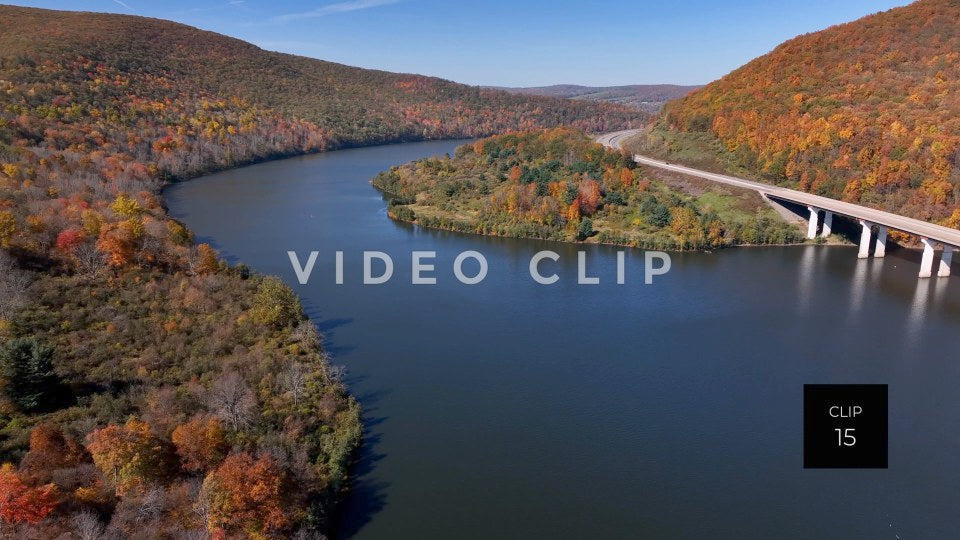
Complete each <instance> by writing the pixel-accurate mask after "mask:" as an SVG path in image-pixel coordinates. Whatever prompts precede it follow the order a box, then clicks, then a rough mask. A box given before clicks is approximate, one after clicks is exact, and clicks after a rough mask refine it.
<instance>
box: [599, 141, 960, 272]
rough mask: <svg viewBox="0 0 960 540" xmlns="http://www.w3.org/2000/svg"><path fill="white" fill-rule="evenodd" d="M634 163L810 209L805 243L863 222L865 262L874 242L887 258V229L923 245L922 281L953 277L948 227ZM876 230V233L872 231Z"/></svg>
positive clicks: (958, 238) (955, 236)
mask: <svg viewBox="0 0 960 540" xmlns="http://www.w3.org/2000/svg"><path fill="white" fill-rule="evenodd" d="M638 131H639V130H636V129H631V130H625V131H617V132H615V133H607V134H604V135H600V136H598V137H597V139H596V140H597V142H599V143H600V144H602V145H604V146H607V147H609V148H616V149H618V150H619V149H620V148H621V145H622V144H623V142H624V141H625V140H626V139H628V138H630V137H632V136H633V135H636V134H637V132H638ZM633 159H634V161H636V162H637V163H639V164H641V165H647V166H650V167H657V168H659V169H664V170H668V171H673V172H678V173H682V174H688V175H691V176H696V177H698V178H703V179H706V180H712V181H714V182H719V183H721V184H727V185H731V186H736V187H740V188H745V189H751V190H753V191H756V192H758V193H760V195H761V196H762V197H765V198H773V199H778V200H783V201H789V202H792V203H795V204H800V205H803V206H806V207H807V209H808V210H809V212H810V219H809V225H808V227H807V238H811V239H812V238H816V237H817V235H818V234H819V235H820V236H824V237H826V236H829V235H830V233H831V228H832V227H833V216H834V215H841V216H847V217H849V218H851V219H853V220H856V221H857V222H859V223H860V226H861V233H860V251H859V253H858V257H860V258H861V259H864V258H867V257H869V256H870V244H871V242H872V243H873V244H874V251H873V256H874V257H883V256H884V255H885V254H886V245H887V232H888V231H889V230H895V231H900V232H903V233H907V234H910V235H913V236H916V237H919V238H920V242H921V243H922V244H923V257H922V258H921V261H920V277H922V278H928V277H931V276H933V275H937V276H940V277H946V276H949V275H950V262H951V260H952V259H953V251H954V250H955V249H957V248H958V247H960V231H958V230H956V229H951V228H949V227H943V226H941V225H934V224H933V223H928V222H926V221H921V220H919V219H913V218H908V217H904V216H900V215H897V214H893V213H890V212H883V211H881V210H874V209H873V208H867V207H866V206H860V205H859V204H853V203H848V202H844V201H838V200H836V199H831V198H829V197H821V196H820V195H813V194H811V193H806V192H803V191H797V190H794V189H787V188H783V187H779V186H774V185H770V184H763V183H760V182H753V181H750V180H744V179H742V178H736V177H733V176H727V175H723V174H716V173H711V172H707V171H701V170H698V169H693V168H690V167H684V166H683V165H675V164H673V163H668V162H665V161H660V160H657V159H653V158H649V157H645V156H641V155H635V156H633ZM874 230H875V231H876V232H874ZM937 244H939V245H941V246H942V247H943V249H942V252H941V255H940V257H939V264H938V266H937V269H936V272H934V259H935V248H936V246H937Z"/></svg>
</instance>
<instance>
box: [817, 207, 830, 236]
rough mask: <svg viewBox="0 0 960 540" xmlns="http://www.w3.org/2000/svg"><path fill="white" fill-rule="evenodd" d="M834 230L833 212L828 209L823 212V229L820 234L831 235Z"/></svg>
mask: <svg viewBox="0 0 960 540" xmlns="http://www.w3.org/2000/svg"><path fill="white" fill-rule="evenodd" d="M832 232H833V212H830V211H827V212H824V213H823V231H821V232H820V236H822V237H824V238H826V237H828V236H830V233H832Z"/></svg>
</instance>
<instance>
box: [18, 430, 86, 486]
mask: <svg viewBox="0 0 960 540" xmlns="http://www.w3.org/2000/svg"><path fill="white" fill-rule="evenodd" d="M89 462H90V455H89V454H88V453H87V451H86V449H85V448H84V447H83V446H82V445H80V444H79V443H78V442H77V441H75V440H74V439H73V438H72V437H67V436H66V435H65V434H64V433H63V431H62V430H60V429H59V428H57V427H56V426H53V425H51V424H40V425H38V426H37V427H35V428H33V431H31V432H30V450H29V451H28V452H27V454H26V455H25V456H24V457H23V460H22V461H21V462H20V469H21V471H23V472H25V473H27V474H29V475H30V476H32V477H44V478H49V477H50V475H51V474H50V473H52V472H53V471H56V470H58V469H66V468H70V467H76V466H78V465H81V464H83V463H89Z"/></svg>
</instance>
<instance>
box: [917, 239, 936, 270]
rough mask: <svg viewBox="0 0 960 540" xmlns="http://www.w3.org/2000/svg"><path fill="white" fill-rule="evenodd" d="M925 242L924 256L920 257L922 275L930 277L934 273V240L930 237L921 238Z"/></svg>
mask: <svg viewBox="0 0 960 540" xmlns="http://www.w3.org/2000/svg"><path fill="white" fill-rule="evenodd" d="M920 241H921V242H922V243H923V257H922V258H921V259H920V277H922V278H928V277H930V276H931V275H933V242H932V241H930V239H929V238H921V239H920Z"/></svg>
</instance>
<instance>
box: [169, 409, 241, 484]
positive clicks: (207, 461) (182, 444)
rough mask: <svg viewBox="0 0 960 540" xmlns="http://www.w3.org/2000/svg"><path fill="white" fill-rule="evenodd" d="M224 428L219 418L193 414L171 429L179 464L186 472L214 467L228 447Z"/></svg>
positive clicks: (224, 454)
mask: <svg viewBox="0 0 960 540" xmlns="http://www.w3.org/2000/svg"><path fill="white" fill-rule="evenodd" d="M226 435H227V432H226V429H224V427H223V424H222V423H221V422H220V419H219V418H215V417H204V416H195V417H193V418H192V419H190V420H189V421H188V422H186V423H185V424H181V425H179V426H177V428H176V429H174V430H173V435H172V436H171V439H172V440H173V444H174V446H175V447H176V449H177V455H178V456H180V465H181V467H183V469H184V470H185V471H188V472H203V471H208V470H210V469H212V468H213V467H215V466H216V465H217V464H218V463H220V461H222V460H223V458H224V456H226V455H227V452H228V451H229V449H230V445H229V444H228V443H227V439H226Z"/></svg>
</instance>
